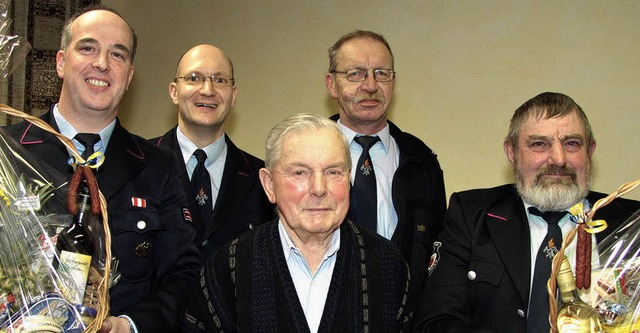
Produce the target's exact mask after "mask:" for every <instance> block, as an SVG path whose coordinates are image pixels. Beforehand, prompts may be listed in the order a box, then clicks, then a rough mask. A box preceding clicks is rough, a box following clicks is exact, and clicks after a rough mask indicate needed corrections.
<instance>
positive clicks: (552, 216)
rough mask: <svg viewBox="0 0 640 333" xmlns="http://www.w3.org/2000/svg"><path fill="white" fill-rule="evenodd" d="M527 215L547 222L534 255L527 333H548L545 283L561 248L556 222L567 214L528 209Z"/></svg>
mask: <svg viewBox="0 0 640 333" xmlns="http://www.w3.org/2000/svg"><path fill="white" fill-rule="evenodd" d="M529 213H531V214H533V215H537V216H540V217H542V218H543V219H544V220H545V221H546V222H547V235H546V236H545V238H544V240H543V241H542V244H541V245H540V248H539V249H538V254H537V255H536V264H535V268H534V271H533V283H532V285H531V299H530V300H529V311H528V312H529V314H528V316H527V332H531V333H534V332H536V333H537V332H549V293H548V292H547V281H548V280H549V277H550V275H551V263H552V261H553V257H554V256H555V255H556V253H558V250H559V249H560V247H561V246H562V230H561V229H560V226H559V225H558V222H559V221H560V220H561V219H562V218H563V217H564V216H565V215H567V212H566V211H561V212H544V213H543V212H541V211H540V210H538V208H535V207H529Z"/></svg>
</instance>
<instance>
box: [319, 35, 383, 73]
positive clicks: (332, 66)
mask: <svg viewBox="0 0 640 333" xmlns="http://www.w3.org/2000/svg"><path fill="white" fill-rule="evenodd" d="M358 38H363V39H364V38H369V39H373V40H375V41H378V42H380V43H382V44H384V46H385V47H386V48H387V50H388V51H389V54H390V55H391V69H393V62H394V60H393V52H391V46H389V43H388V42H387V40H386V39H384V37H383V36H382V35H381V34H378V33H375V32H373V31H367V30H356V31H353V32H350V33H348V34H346V35H343V36H342V37H340V39H338V41H337V42H335V44H333V45H332V46H331V47H330V48H329V73H331V72H333V71H335V70H336V69H337V67H338V52H340V48H342V45H344V44H345V43H346V42H348V41H351V40H354V39H358Z"/></svg>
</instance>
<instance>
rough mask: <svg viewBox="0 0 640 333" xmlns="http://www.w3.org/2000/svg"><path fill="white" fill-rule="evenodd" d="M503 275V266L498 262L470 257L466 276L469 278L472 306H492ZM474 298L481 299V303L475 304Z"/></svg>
mask: <svg viewBox="0 0 640 333" xmlns="http://www.w3.org/2000/svg"><path fill="white" fill-rule="evenodd" d="M503 275H504V266H503V265H502V264H501V263H498V262H490V261H485V260H478V259H474V258H472V259H471V262H470V263H469V271H468V272H467V278H468V279H469V284H470V288H469V290H470V292H471V293H472V295H470V296H471V297H470V298H469V299H470V300H472V303H473V304H472V305H471V307H472V308H478V307H484V306H488V307H492V304H494V302H495V301H496V296H497V294H498V288H499V286H500V281H501V280H502V278H503ZM476 300H482V301H481V302H482V304H475V303H476Z"/></svg>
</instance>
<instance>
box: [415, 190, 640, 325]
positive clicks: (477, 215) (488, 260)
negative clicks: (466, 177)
mask: <svg viewBox="0 0 640 333" xmlns="http://www.w3.org/2000/svg"><path fill="white" fill-rule="evenodd" d="M604 196H605V195H604V194H602V193H597V192H590V193H589V195H588V196H587V199H588V200H589V202H590V203H591V204H592V205H593V204H594V203H595V202H596V201H597V200H598V199H600V198H602V197H604ZM639 208H640V202H638V201H633V200H627V199H616V200H614V201H613V202H611V203H610V204H609V205H607V206H605V207H603V208H600V209H599V210H598V211H597V212H596V215H595V217H594V219H605V220H606V221H607V224H608V225H609V227H608V228H607V229H606V230H605V231H603V232H600V233H597V234H596V239H597V241H598V242H599V241H601V240H602V239H603V238H604V237H606V236H607V235H608V234H610V233H611V232H612V231H613V230H615V229H616V228H617V227H618V226H620V225H621V224H622V223H623V222H624V221H626V220H627V219H628V218H629V217H630V216H631V215H632V214H633V213H634V212H635V211H636V210H638V209H639ZM529 234H530V232H529V223H528V219H527V216H526V212H525V210H524V204H523V203H522V199H521V198H520V196H519V195H518V194H517V191H516V189H515V186H514V185H513V184H509V185H503V186H499V187H495V188H490V189H477V190H470V191H464V192H460V193H454V194H453V195H452V196H451V199H450V200H449V210H448V211H447V217H446V219H445V224H444V229H443V231H442V233H441V234H440V236H439V237H438V241H439V242H441V244H442V245H441V246H440V248H439V253H440V255H441V256H440V260H439V262H438V263H437V266H436V267H435V268H434V270H433V273H432V275H431V277H429V279H427V282H426V285H425V289H424V291H423V292H422V295H421V298H420V305H419V312H418V314H417V316H416V319H415V324H416V326H417V328H418V331H421V332H513V333H518V332H525V331H526V321H527V319H526V318H527V316H526V314H527V306H528V304H529V289H530V287H529V286H530V276H531V254H530V235H529ZM470 271H473V272H475V274H474V275H468V274H469V272H470ZM470 276H471V277H470Z"/></svg>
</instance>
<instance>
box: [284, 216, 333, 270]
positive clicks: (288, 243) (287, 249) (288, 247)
mask: <svg viewBox="0 0 640 333" xmlns="http://www.w3.org/2000/svg"><path fill="white" fill-rule="evenodd" d="M278 232H279V233H280V242H282V249H283V251H284V259H285V260H289V256H290V255H291V252H292V251H295V252H298V253H300V250H299V249H298V248H297V247H296V246H295V244H293V240H291V237H289V234H287V231H286V230H285V229H284V225H283V224H282V220H280V219H279V220H278ZM339 249H340V228H338V229H336V231H334V232H333V235H332V236H331V243H330V244H329V248H327V252H326V253H325V254H324V257H323V258H322V260H323V261H324V260H325V259H327V258H329V257H331V256H332V255H334V254H335V253H336V252H337V251H338V250H339Z"/></svg>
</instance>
